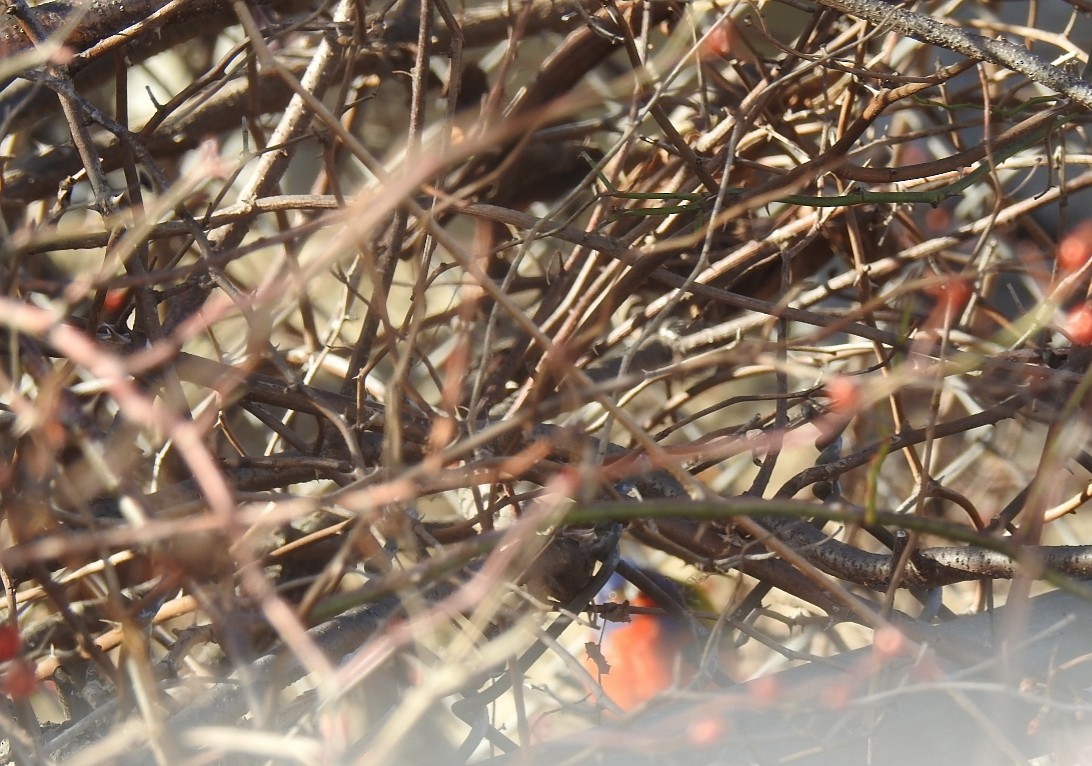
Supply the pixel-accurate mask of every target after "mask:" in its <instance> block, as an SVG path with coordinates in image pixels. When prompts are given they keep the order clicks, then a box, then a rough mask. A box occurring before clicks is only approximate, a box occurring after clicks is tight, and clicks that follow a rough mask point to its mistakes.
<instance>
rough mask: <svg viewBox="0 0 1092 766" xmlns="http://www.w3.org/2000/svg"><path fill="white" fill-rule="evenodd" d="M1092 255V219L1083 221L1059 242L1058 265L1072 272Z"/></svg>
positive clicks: (1063, 269) (1065, 270) (1066, 271)
mask: <svg viewBox="0 0 1092 766" xmlns="http://www.w3.org/2000/svg"><path fill="white" fill-rule="evenodd" d="M1089 257H1092V220H1089V221H1081V222H1080V223H1079V224H1077V226H1076V227H1075V228H1074V229H1073V231H1071V232H1069V233H1068V234H1066V235H1065V236H1064V237H1062V241H1061V242H1059V243H1058V266H1059V267H1060V268H1061V269H1062V271H1064V272H1065V273H1067V274H1072V273H1073V272H1074V271H1077V270H1079V269H1080V268H1081V267H1082V266H1084V265H1085V264H1086V263H1087V262H1088V259H1089Z"/></svg>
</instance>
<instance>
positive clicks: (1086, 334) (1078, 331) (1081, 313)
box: [1065, 303, 1092, 346]
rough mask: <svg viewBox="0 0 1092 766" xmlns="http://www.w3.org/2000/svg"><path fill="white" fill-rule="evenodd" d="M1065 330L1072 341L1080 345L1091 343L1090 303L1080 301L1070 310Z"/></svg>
mask: <svg viewBox="0 0 1092 766" xmlns="http://www.w3.org/2000/svg"><path fill="white" fill-rule="evenodd" d="M1065 332H1066V335H1068V336H1069V339H1070V340H1072V341H1073V342H1074V343H1079V344H1080V345H1082V346H1087V345H1089V344H1092V305H1090V304H1088V303H1082V304H1081V305H1080V306H1077V307H1076V308H1075V309H1073V310H1072V311H1070V312H1069V317H1068V318H1067V319H1066V322H1065Z"/></svg>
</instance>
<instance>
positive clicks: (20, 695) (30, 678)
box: [0, 660, 38, 700]
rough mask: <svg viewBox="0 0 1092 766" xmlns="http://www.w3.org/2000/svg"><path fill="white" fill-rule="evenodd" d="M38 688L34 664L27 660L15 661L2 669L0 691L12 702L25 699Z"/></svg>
mask: <svg viewBox="0 0 1092 766" xmlns="http://www.w3.org/2000/svg"><path fill="white" fill-rule="evenodd" d="M37 688H38V677H37V676H36V675H35V674H34V664H33V663H31V662H30V661H28V660H16V661H15V662H12V663H10V664H9V665H8V666H7V667H6V668H4V674H3V676H0V689H2V690H3V692H4V694H6V695H8V696H9V697H11V698H12V699H13V700H21V699H26V698H27V697H29V696H30V695H31V694H33V693H34V691H35V689H37Z"/></svg>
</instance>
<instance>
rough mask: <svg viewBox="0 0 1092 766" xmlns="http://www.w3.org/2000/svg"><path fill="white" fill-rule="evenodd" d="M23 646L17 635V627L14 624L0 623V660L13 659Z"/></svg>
mask: <svg viewBox="0 0 1092 766" xmlns="http://www.w3.org/2000/svg"><path fill="white" fill-rule="evenodd" d="M22 648H23V640H22V639H21V638H20V637H19V628H17V627H16V626H14V625H0V662H7V661H8V660H10V659H14V658H15V656H16V655H18V654H19V652H20V650H22Z"/></svg>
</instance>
